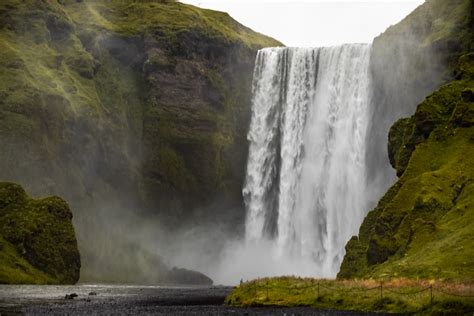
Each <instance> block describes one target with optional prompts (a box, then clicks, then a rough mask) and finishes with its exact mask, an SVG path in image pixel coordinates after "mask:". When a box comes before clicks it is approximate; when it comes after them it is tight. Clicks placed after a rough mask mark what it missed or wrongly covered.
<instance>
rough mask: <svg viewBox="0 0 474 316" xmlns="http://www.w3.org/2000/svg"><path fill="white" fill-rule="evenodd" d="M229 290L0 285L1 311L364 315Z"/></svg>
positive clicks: (95, 285)
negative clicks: (244, 296) (231, 300)
mask: <svg viewBox="0 0 474 316" xmlns="http://www.w3.org/2000/svg"><path fill="white" fill-rule="evenodd" d="M231 291H232V287H227V286H208V287H202V286H199V287H196V286H170V285H156V286H142V285H140V286H138V285H120V284H78V285H72V286H55V285H0V315H22V314H26V315H46V314H68V315H91V314H95V315H97V314H106V315H110V314H114V315H130V314H153V315H328V316H329V315H368V314H365V313H354V312H340V311H324V310H316V309H313V308H309V307H292V308H278V307H254V308H240V307H231V306H226V305H224V299H225V297H226V296H227V294H229V293H230V292H231ZM74 294H75V295H77V296H75V295H74ZM66 295H68V296H69V298H66ZM71 296H72V297H71Z"/></svg>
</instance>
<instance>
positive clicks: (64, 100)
mask: <svg viewBox="0 0 474 316" xmlns="http://www.w3.org/2000/svg"><path fill="white" fill-rule="evenodd" d="M275 45H281V44H280V43H278V42H276V41H275V40H273V39H270V38H268V37H265V36H263V35H260V34H258V33H255V32H253V31H252V30H250V29H248V28H246V27H244V26H242V25H240V24H239V23H237V22H236V21H234V20H233V19H232V18H231V17H230V16H229V15H227V14H226V13H221V12H215V11H211V10H204V9H199V8H196V7H193V6H190V5H185V4H181V3H178V2H174V1H145V0H143V1H121V0H119V1H66V0H61V1H53V0H49V1H34V0H30V1H18V0H6V1H2V2H1V4H0V69H1V71H0V146H1V147H2V151H0V179H4V180H8V181H14V182H18V183H21V184H22V185H24V186H25V188H27V190H28V192H31V193H32V194H33V195H35V196H36V195H47V194H57V195H60V196H63V197H64V198H65V199H66V200H68V201H69V203H71V205H72V208H73V210H74V212H75V214H74V215H75V216H74V218H75V225H76V230H77V233H78V241H79V246H80V248H81V253H82V254H83V262H84V267H85V269H86V275H89V276H90V277H91V278H96V277H102V276H103V275H105V274H102V273H100V274H99V275H97V274H96V273H95V272H94V271H96V268H97V267H99V266H101V267H102V269H104V267H105V265H106V264H110V266H108V267H107V268H108V269H106V270H107V271H115V270H117V271H123V270H124V269H123V268H121V267H117V269H115V268H114V266H113V265H119V266H120V265H121V264H122V261H121V260H120V259H117V258H121V257H115V258H116V259H117V260H114V259H112V258H114V256H115V255H117V256H121V253H124V252H125V250H124V249H121V248H120V247H122V245H125V244H127V243H128V244H130V243H132V244H133V242H134V240H131V241H130V240H126V241H124V242H118V240H119V239H120V238H122V239H123V238H124V235H127V236H128V235H129V236H132V235H133V232H128V233H124V232H123V231H120V230H119V229H118V228H117V223H123V222H127V221H128V222H129V223H130V222H137V221H138V220H137V219H136V218H134V217H133V216H138V217H139V218H140V219H141V218H153V219H155V220H156V218H157V217H158V216H159V217H160V221H161V222H163V223H167V224H168V226H169V227H173V228H175V227H178V226H179V225H181V224H182V222H184V221H191V222H192V221H193V218H200V219H203V218H204V219H205V218H210V219H216V218H219V217H220V216H232V217H233V222H234V224H235V223H236V222H240V221H242V220H243V216H244V214H243V211H242V209H241V208H242V200H241V199H242V197H241V192H240V191H241V187H242V182H243V176H244V169H245V163H246V156H247V141H246V130H247V125H248V121H249V115H250V93H251V91H250V90H251V80H252V71H253V63H254V58H255V54H256V51H257V49H259V48H261V47H264V46H275ZM217 203H219V205H220V207H221V208H219V209H217V208H215V207H214V208H213V207H212V205H214V204H217ZM104 205H107V206H106V207H105V206H104ZM196 210H199V211H196ZM222 210H229V213H225V212H223V211H222ZM229 214H230V215H229ZM234 224H232V227H236V226H238V225H234ZM122 226H127V225H122ZM129 226H130V227H131V225H129ZM130 229H131V228H130ZM130 238H132V237H130ZM92 245H93V246H92ZM111 245H114V246H112V247H110V246H111ZM112 248H113V249H115V252H104V249H107V250H108V251H109V250H110V249H112ZM135 252H136V253H141V252H140V251H135ZM134 266H135V265H134V264H133V262H132V264H131V265H130V267H134ZM134 269H136V270H138V271H136V272H137V273H140V271H139V269H138V268H134ZM132 270H133V269H132ZM127 271H128V270H127ZM112 274H113V273H112ZM111 277H115V275H112V276H111Z"/></svg>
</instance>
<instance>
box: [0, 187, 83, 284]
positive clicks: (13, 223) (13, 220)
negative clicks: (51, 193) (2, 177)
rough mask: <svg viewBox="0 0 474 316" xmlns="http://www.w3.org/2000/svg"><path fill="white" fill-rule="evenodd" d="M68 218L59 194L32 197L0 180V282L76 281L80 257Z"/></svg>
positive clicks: (20, 188) (19, 188)
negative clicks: (34, 198) (43, 197)
mask: <svg viewBox="0 0 474 316" xmlns="http://www.w3.org/2000/svg"><path fill="white" fill-rule="evenodd" d="M71 219H72V213H71V211H70V210H69V206H68V205H67V203H66V202H65V201H64V200H62V199H61V198H59V197H48V198H45V199H40V200H33V199H31V198H29V197H28V196H27V195H26V193H25V191H24V190H23V188H22V187H20V186H19V185H16V184H13V183H7V182H0V283H7V284H17V283H29V284H45V283H47V284H74V283H76V282H77V281H78V280H79V270H80V267H81V261H80V256H79V251H78V248H77V242H76V236H75V233H74V227H73V226H72V222H71Z"/></svg>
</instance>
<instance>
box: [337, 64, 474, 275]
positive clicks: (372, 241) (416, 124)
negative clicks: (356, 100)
mask: <svg viewBox="0 0 474 316" xmlns="http://www.w3.org/2000/svg"><path fill="white" fill-rule="evenodd" d="M466 60H470V59H469V58H468V57H465V56H463V57H462V58H461V61H462V62H460V65H462V67H463V70H462V72H463V75H462V76H459V77H458V79H459V80H455V81H453V82H450V83H448V84H446V85H444V86H443V87H441V88H440V89H438V90H437V91H435V92H434V93H433V94H432V95H430V96H429V97H427V98H426V99H425V100H424V101H423V102H422V103H421V104H420V105H419V106H418V108H417V110H416V112H415V114H414V115H413V116H412V117H411V118H409V119H402V120H399V121H398V122H396V123H395V125H394V126H392V129H391V130H390V135H389V154H390V159H391V162H392V165H394V167H396V168H397V173H398V174H399V175H400V176H401V177H400V179H399V180H398V181H397V183H396V184H395V185H394V186H393V187H392V188H391V189H390V190H389V192H387V194H386V195H385V196H384V198H383V199H382V200H381V201H380V203H379V205H378V206H377V208H376V209H375V210H374V211H372V212H370V213H369V215H368V216H367V218H366V219H365V220H364V223H363V224H362V227H361V230H360V236H359V238H358V239H355V238H353V239H352V240H351V241H350V242H349V243H348V245H347V247H346V250H347V254H346V257H345V258H344V262H343V264H342V266H341V271H340V273H339V275H338V276H339V277H340V278H349V277H374V278H390V277H410V278H443V279H459V280H473V279H474V268H473V267H474V259H473V258H474V252H473V249H474V238H473V237H472V232H473V231H474V200H473V196H474V195H472V194H471V192H472V190H473V179H474V173H473V172H474V161H473V160H472V159H471V157H473V155H474V146H473V145H474V125H473V123H472V111H473V110H474V102H473V101H474V100H472V99H471V98H470V97H469V96H467V97H466V95H468V94H469V93H467V92H465V91H466V89H470V87H472V86H473V81H472V77H471V76H470V74H469V70H468V69H472V68H471V67H468V65H467V64H466ZM364 257H365V258H364Z"/></svg>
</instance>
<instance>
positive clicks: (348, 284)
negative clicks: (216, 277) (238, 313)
mask: <svg viewBox="0 0 474 316" xmlns="http://www.w3.org/2000/svg"><path fill="white" fill-rule="evenodd" d="M473 285H474V284H473V283H472V282H470V283H462V282H446V281H440V280H418V281H414V280H409V279H392V280H386V281H383V282H380V281H379V280H373V279H365V280H338V281H336V280H325V279H322V280H321V279H319V280H318V279H311V278H297V277H278V278H265V279H258V280H253V281H250V282H245V283H243V284H241V285H240V286H238V287H236V288H235V290H234V291H233V292H232V293H231V294H230V295H229V296H227V298H226V300H225V302H226V304H228V305H235V306H311V307H314V308H318V309H336V310H354V311H383V312H394V313H417V314H446V313H453V312H455V313H469V312H472V311H474V291H473ZM462 296H466V297H462ZM467 296H470V297H467ZM431 299H432V300H431Z"/></svg>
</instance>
